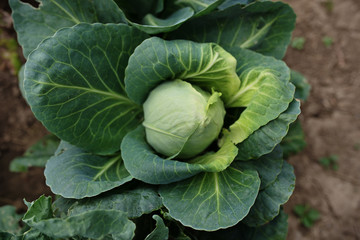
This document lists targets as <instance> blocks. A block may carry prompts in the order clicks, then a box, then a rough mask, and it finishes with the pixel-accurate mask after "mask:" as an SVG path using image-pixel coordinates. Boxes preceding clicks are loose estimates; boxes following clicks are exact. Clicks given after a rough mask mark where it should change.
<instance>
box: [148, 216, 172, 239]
mask: <svg viewBox="0 0 360 240" xmlns="http://www.w3.org/2000/svg"><path fill="white" fill-rule="evenodd" d="M152 218H153V219H154V220H155V221H156V227H155V229H154V230H153V231H152V232H151V233H150V234H149V235H147V236H146V238H145V240H167V239H168V238H169V228H168V227H166V225H165V224H164V221H163V220H162V218H161V217H159V216H158V215H154V216H153V217H152Z"/></svg>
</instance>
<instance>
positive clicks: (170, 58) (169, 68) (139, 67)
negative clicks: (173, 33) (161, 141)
mask: <svg viewBox="0 0 360 240" xmlns="http://www.w3.org/2000/svg"><path fill="white" fill-rule="evenodd" d="M235 68H236V59H235V58H234V57H233V56H231V55H230V54H229V53H228V52H226V51H225V50H223V49H222V48H221V47H220V46H218V45H216V44H211V43H207V44H201V43H195V42H191V41H183V40H174V41H165V40H162V39H160V38H157V37H152V38H149V39H147V40H145V41H144V42H142V43H141V45H140V46H138V47H137V48H136V49H135V52H134V54H133V55H132V56H131V57H130V59H129V64H128V66H127V68H126V70H125V86H126V92H127V93H128V95H129V97H130V98H131V99H132V100H133V101H135V102H136V103H138V104H141V103H143V102H144V101H145V99H146V98H147V96H148V94H149V92H150V91H151V90H152V89H153V88H155V87H156V86H157V85H159V84H160V83H161V82H163V81H167V80H170V79H173V80H175V79H181V80H184V81H188V82H190V83H191V84H195V85H198V86H200V87H202V88H205V89H206V90H208V91H209V92H211V91H212V89H214V90H215V91H217V92H221V93H222V99H225V102H226V100H227V99H229V98H230V97H231V96H232V95H233V94H234V92H235V91H236V90H237V89H238V88H239V85H240V81H239V78H238V76H237V75H236V72H235Z"/></svg>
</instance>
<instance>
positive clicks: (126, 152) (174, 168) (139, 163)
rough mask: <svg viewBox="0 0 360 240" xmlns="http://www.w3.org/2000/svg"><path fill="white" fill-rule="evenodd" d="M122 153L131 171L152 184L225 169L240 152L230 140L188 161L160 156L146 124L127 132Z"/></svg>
mask: <svg viewBox="0 0 360 240" xmlns="http://www.w3.org/2000/svg"><path fill="white" fill-rule="evenodd" d="M121 154H122V157H123V159H124V163H125V167H126V169H127V170H128V171H129V172H130V174H131V175H132V176H133V177H134V178H136V179H139V180H141V181H143V182H146V183H150V184H168V183H171V182H176V181H180V180H183V179H186V178H189V177H191V176H194V175H195V174H198V173H200V172H220V171H222V170H224V169H226V168H227V167H228V166H229V165H230V164H231V162H232V161H233V160H234V158H235V156H236V155H237V148H236V146H235V145H234V144H232V143H231V142H230V141H228V142H226V143H225V144H224V145H223V146H222V147H221V148H220V149H219V150H218V151H217V152H215V153H214V152H207V153H206V154H204V155H202V156H199V157H195V158H193V159H191V160H190V161H189V162H183V161H178V160H176V159H173V160H167V159H165V158H162V157H160V156H158V154H157V153H155V152H154V150H153V149H152V148H151V147H150V146H149V145H148V143H147V142H146V139H145V130H144V127H142V126H139V127H138V128H137V129H135V130H134V131H132V132H130V133H128V134H127V135H126V136H125V138H124V140H123V141H122V143H121Z"/></svg>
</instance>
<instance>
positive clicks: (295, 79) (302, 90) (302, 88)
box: [290, 70, 311, 101]
mask: <svg viewBox="0 0 360 240" xmlns="http://www.w3.org/2000/svg"><path fill="white" fill-rule="evenodd" d="M290 81H291V82H292V84H294V85H295V87H296V90H295V98H298V99H300V100H303V101H306V99H307V98H308V96H309V94H310V89H311V87H310V84H309V83H308V81H307V80H306V78H305V77H304V76H303V75H302V74H301V73H299V72H297V71H294V70H291V78H290Z"/></svg>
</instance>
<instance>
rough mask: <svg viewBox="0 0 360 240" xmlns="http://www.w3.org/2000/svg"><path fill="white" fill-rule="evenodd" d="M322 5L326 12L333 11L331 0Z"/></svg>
mask: <svg viewBox="0 0 360 240" xmlns="http://www.w3.org/2000/svg"><path fill="white" fill-rule="evenodd" d="M323 5H324V7H325V8H326V10H328V11H329V12H332V11H333V10H334V1H333V0H326V1H325V2H323Z"/></svg>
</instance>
